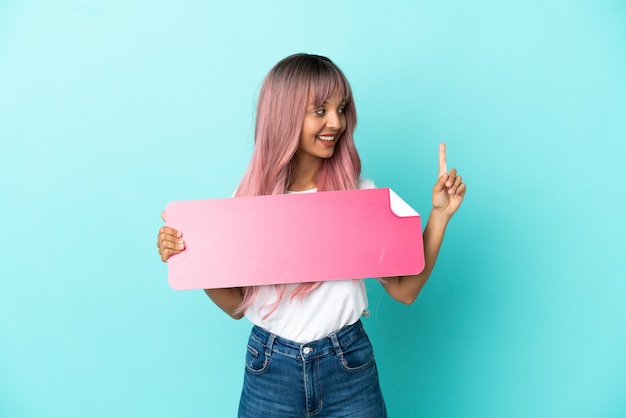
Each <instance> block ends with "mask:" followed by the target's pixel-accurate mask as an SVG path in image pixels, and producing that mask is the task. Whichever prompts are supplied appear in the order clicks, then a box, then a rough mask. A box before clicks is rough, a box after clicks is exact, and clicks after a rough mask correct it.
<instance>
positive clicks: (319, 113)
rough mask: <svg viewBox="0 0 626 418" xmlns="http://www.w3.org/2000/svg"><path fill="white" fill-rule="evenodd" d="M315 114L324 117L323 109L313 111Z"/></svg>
mask: <svg viewBox="0 0 626 418" xmlns="http://www.w3.org/2000/svg"><path fill="white" fill-rule="evenodd" d="M315 113H316V114H318V115H319V116H322V115H324V114H325V113H326V110H325V109H317V110H316V111H315Z"/></svg>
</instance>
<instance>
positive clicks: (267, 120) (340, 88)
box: [235, 54, 361, 317]
mask: <svg viewBox="0 0 626 418" xmlns="http://www.w3.org/2000/svg"><path fill="white" fill-rule="evenodd" d="M335 92H339V94H341V95H342V96H343V98H344V99H345V116H346V129H345V131H344V133H343V134H342V136H341V137H340V138H338V141H337V143H336V145H335V151H334V154H333V156H332V157H330V158H327V159H325V160H324V161H323V163H322V167H321V169H320V172H319V175H318V179H317V190H318V191H332V190H349V189H356V188H357V186H358V181H359V176H360V174H361V159H360V158H359V154H358V152H357V150H356V147H355V145H354V139H353V136H352V134H353V132H354V128H355V127H356V108H355V106H354V101H353V98H352V90H351V89H350V84H349V83H348V80H347V79H346V77H345V75H344V74H343V73H342V72H341V70H340V69H339V68H338V67H337V66H336V65H335V64H334V63H333V62H332V61H331V60H329V59H328V58H326V57H322V56H319V55H310V54H295V55H291V56H289V57H287V58H284V59H283V60H281V61H280V62H278V64H276V65H275V66H274V68H272V69H271V70H270V72H269V73H268V74H267V76H266V77H265V80H264V81H263V85H262V87H261V92H260V94H259V101H258V104H257V115H256V129H255V136H254V152H253V154H252V158H251V160H250V164H249V165H248V169H247V170H246V172H245V174H244V176H243V178H242V179H241V183H240V184H239V187H238V188H237V191H236V192H235V196H259V195H271V194H282V193H285V192H287V189H288V187H289V185H290V184H291V182H292V180H293V178H292V175H293V173H294V171H295V170H294V167H295V166H296V164H297V163H298V161H297V155H296V152H297V151H298V144H299V140H300V133H301V131H302V124H303V121H304V116H305V109H306V106H307V102H308V101H309V99H310V97H312V99H313V103H314V105H315V106H319V105H321V104H322V103H323V102H324V101H325V100H326V99H328V98H329V97H330V96H332V95H333V94H334V93H335ZM319 285H320V283H319V282H316V283H303V284H301V285H299V286H298V287H297V288H296V289H295V290H294V291H293V292H292V294H291V297H296V296H304V295H306V294H307V293H309V292H310V291H312V290H313V289H315V288H316V287H318V286H319ZM276 290H277V292H278V299H277V301H276V303H275V304H273V305H272V306H271V307H270V308H271V309H270V312H269V313H268V314H267V315H266V317H267V316H269V315H270V314H271V313H272V312H273V311H274V310H275V309H276V307H278V304H279V302H280V300H281V299H282V297H283V296H284V295H285V292H286V290H285V286H284V285H278V286H276ZM242 291H243V302H242V304H241V306H240V307H239V308H238V310H237V311H238V312H240V313H241V312H245V311H246V309H248V308H249V307H250V306H251V305H252V303H254V300H255V299H256V297H257V294H258V288H257V287H245V288H243V289H242Z"/></svg>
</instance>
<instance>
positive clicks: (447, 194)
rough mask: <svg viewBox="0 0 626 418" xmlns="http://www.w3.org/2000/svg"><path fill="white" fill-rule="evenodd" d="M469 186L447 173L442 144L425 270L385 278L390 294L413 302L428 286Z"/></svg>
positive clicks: (454, 173)
mask: <svg viewBox="0 0 626 418" xmlns="http://www.w3.org/2000/svg"><path fill="white" fill-rule="evenodd" d="M465 191H466V186H465V183H463V182H462V178H461V176H458V175H457V171H456V169H454V168H453V169H452V170H450V173H447V172H446V146H445V144H443V143H442V144H440V145H439V179H438V180H437V183H435V186H434V187H433V208H432V211H431V213H430V216H429V218H428V222H427V223H426V228H425V229H424V233H423V234H422V236H423V239H424V270H422V272H421V273H419V274H417V275H412V276H398V277H385V278H382V279H381V283H382V285H383V287H384V288H385V290H386V291H387V293H389V295H390V296H391V297H392V298H394V299H396V300H397V301H400V302H402V303H406V304H411V303H413V302H414V301H415V299H416V298H417V296H418V295H419V293H420V291H421V290H422V288H423V287H424V284H425V283H426V280H428V277H430V274H431V273H432V271H433V268H434V267H435V262H436V261H437V256H438V255H439V249H440V248H441V243H442V242H443V236H444V234H445V232H446V227H447V226H448V222H449V221H450V219H451V218H452V215H454V213H455V212H456V211H457V209H458V208H459V207H460V206H461V203H462V202H463V198H464V197H465Z"/></svg>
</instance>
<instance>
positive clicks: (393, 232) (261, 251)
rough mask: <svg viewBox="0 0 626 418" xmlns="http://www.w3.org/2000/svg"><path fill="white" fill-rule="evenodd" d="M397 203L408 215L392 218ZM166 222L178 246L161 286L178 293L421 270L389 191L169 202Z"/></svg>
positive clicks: (415, 227) (418, 243) (408, 223)
mask: <svg viewBox="0 0 626 418" xmlns="http://www.w3.org/2000/svg"><path fill="white" fill-rule="evenodd" d="M394 201H395V202H396V203H395V204H394ZM398 201H399V202H400V203H399V206H400V207H401V209H400V210H404V209H407V208H408V212H409V216H398V215H396V213H394V210H395V211H396V212H398V210H397V208H398ZM392 205H393V206H394V207H395V209H394V210H392ZM166 217H167V224H168V225H169V226H171V227H173V228H176V229H178V230H180V231H182V233H183V238H184V240H185V245H186V249H185V250H184V251H183V252H181V253H180V254H177V255H175V256H172V257H170V259H169V260H168V276H169V283H170V285H171V286H172V287H173V288H174V289H178V290H183V289H210V288H223V287H240V286H252V285H265V284H279V283H300V282H313V281H325V280H341V279H359V278H368V277H389V276H399V275H400V276H404V275H409V274H417V273H419V272H420V271H422V270H423V268H424V249H423V242H422V223H421V218H420V216H419V214H417V212H415V211H413V210H412V209H411V208H410V207H409V206H408V205H407V204H406V203H405V202H404V201H402V200H401V199H399V198H398V197H397V195H396V194H395V193H393V191H391V190H390V189H367V190H349V191H337V192H318V193H301V194H282V195H272V196H255V197H234V198H226V199H211V200H190V201H177V202H172V203H170V204H169V205H168V206H167V208H166Z"/></svg>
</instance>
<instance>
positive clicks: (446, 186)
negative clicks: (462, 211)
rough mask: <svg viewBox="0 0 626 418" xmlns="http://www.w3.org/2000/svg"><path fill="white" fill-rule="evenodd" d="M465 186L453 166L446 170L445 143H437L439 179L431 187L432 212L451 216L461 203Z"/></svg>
mask: <svg viewBox="0 0 626 418" xmlns="http://www.w3.org/2000/svg"><path fill="white" fill-rule="evenodd" d="M465 190H466V186H465V183H463V179H462V178H461V176H459V175H457V171H456V169H455V168H453V169H452V170H450V172H449V173H448V172H447V169H446V144H444V143H443V142H442V143H441V144H439V179H438V180H437V183H435V187H433V212H439V213H440V214H442V215H444V216H446V217H447V218H450V217H452V215H454V213H455V212H456V211H457V209H458V208H459V207H460V206H461V203H463V198H464V197H465Z"/></svg>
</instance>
